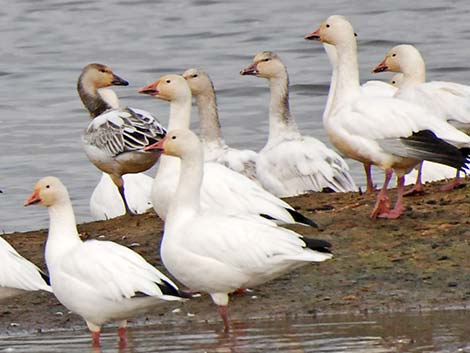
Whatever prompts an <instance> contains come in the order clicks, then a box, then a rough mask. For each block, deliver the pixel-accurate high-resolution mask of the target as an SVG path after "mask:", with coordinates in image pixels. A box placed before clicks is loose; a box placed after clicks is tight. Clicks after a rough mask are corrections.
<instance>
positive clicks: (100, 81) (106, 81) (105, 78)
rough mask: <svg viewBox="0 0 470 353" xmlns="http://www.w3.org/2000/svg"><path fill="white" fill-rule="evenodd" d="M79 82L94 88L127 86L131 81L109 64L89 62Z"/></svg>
mask: <svg viewBox="0 0 470 353" xmlns="http://www.w3.org/2000/svg"><path fill="white" fill-rule="evenodd" d="M78 82H79V84H81V85H83V86H86V87H90V88H92V89H98V88H104V87H109V86H127V85H128V84H129V82H127V81H126V80H124V79H122V78H120V77H119V76H117V75H116V74H114V72H113V71H112V70H111V69H110V68H109V66H107V65H103V64H96V63H93V64H88V65H87V66H85V67H84V68H83V70H82V73H81V75H80V77H79V79H78Z"/></svg>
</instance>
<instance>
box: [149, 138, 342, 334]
mask: <svg viewBox="0 0 470 353" xmlns="http://www.w3.org/2000/svg"><path fill="white" fill-rule="evenodd" d="M147 148H151V149H157V150H163V153H165V154H168V155H171V156H174V157H178V158H181V169H180V177H179V183H178V188H177V190H176V192H175V193H174V195H173V197H172V200H171V205H170V209H169V211H168V215H167V218H166V221H165V229H164V235H163V240H162V244H161V248H160V254H161V258H162V261H163V263H164V265H165V267H166V268H167V269H168V271H170V273H171V274H172V275H173V276H175V277H176V278H177V279H178V280H179V281H181V282H182V283H183V284H185V285H186V286H188V287H189V288H191V289H193V290H199V291H202V292H207V293H209V294H210V296H211V298H212V300H213V301H214V303H215V304H217V305H218V311H219V314H220V315H221V317H222V319H223V321H224V329H225V331H226V332H227V331H229V327H230V324H229V319H228V311H227V305H228V301H229V297H228V293H231V292H233V291H235V290H236V289H238V288H247V287H253V286H256V285H260V284H263V283H265V282H267V281H269V280H272V279H274V278H276V277H279V276H281V275H282V274H284V273H286V272H288V271H290V270H292V269H294V268H297V267H300V266H302V265H306V264H308V263H310V262H321V261H325V260H328V259H331V258H332V257H333V255H332V254H331V252H330V250H329V248H330V246H331V245H330V244H329V243H328V242H326V241H323V240H317V239H307V238H304V237H302V236H301V235H299V234H297V233H295V232H293V231H291V230H288V229H285V228H283V227H279V226H277V225H276V224H275V223H274V222H271V221H269V220H266V219H264V218H262V217H258V216H250V215H232V216H230V215H226V214H224V213H222V212H220V211H219V212H217V211H215V210H207V209H204V208H203V207H201V202H200V193H201V183H202V179H203V173H204V171H205V167H204V165H203V164H204V157H203V150H202V146H201V143H200V142H199V140H198V138H197V136H196V135H195V134H193V133H192V132H191V131H189V130H172V131H170V132H169V133H168V135H167V137H166V138H165V139H164V140H162V141H160V142H158V143H156V144H154V145H152V146H149V147H147Z"/></svg>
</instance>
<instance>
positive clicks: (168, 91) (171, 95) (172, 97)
mask: <svg viewBox="0 0 470 353" xmlns="http://www.w3.org/2000/svg"><path fill="white" fill-rule="evenodd" d="M139 93H143V94H148V95H150V96H152V97H155V98H159V99H163V100H165V101H168V102H173V101H179V100H187V99H191V90H190V88H189V86H188V84H187V83H186V80H185V79H184V78H183V76H180V75H175V74H170V75H165V76H162V77H160V78H159V79H158V80H157V81H155V82H152V83H150V84H148V85H147V86H145V87H142V88H141V89H139Z"/></svg>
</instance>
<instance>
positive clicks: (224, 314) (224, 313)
mask: <svg viewBox="0 0 470 353" xmlns="http://www.w3.org/2000/svg"><path fill="white" fill-rule="evenodd" d="M217 311H218V312H219V315H220V317H221V318H222V320H223V322H224V332H225V333H228V332H229V331H230V321H229V319H228V306H227V305H218V306H217Z"/></svg>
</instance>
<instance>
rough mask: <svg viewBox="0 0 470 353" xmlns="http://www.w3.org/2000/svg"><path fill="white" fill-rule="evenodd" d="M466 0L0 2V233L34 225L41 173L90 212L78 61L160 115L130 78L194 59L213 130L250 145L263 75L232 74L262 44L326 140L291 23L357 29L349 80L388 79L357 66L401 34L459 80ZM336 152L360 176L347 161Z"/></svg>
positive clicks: (312, 130) (262, 110)
mask: <svg viewBox="0 0 470 353" xmlns="http://www.w3.org/2000/svg"><path fill="white" fill-rule="evenodd" d="M353 5H354V6H353ZM469 10H470V3H469V2H465V1H454V2H449V1H446V2H444V1H441V2H439V1H434V2H424V1H422V2H410V1H404V0H398V1H393V2H391V1H385V0H381V1H374V2H370V1H355V2H351V1H346V0H330V1H327V2H317V1H316V2H309V1H302V0H291V1H283V0H273V1H267V2H266V1H263V2H256V1H253V0H242V1H232V2H227V1H217V0H182V1H155V0H140V1H128V0H114V1H106V2H105V1H76V0H42V1H36V0H19V1H7V2H5V3H4V4H3V5H2V7H1V8H0V16H1V18H2V21H0V34H1V40H2V46H1V47H0V53H1V56H0V82H1V84H0V123H1V126H2V137H1V139H0V151H1V153H0V167H1V174H0V189H1V190H3V192H4V193H3V194H1V195H0V231H4V232H12V231H23V230H30V229H37V228H42V227H46V226H47V214H46V212H45V210H44V209H41V208H39V207H30V208H28V209H24V208H23V206H22V204H23V201H24V200H25V198H26V197H27V196H28V195H29V193H30V192H31V190H32V187H33V185H34V183H35V182H36V181H37V179H38V178H40V177H43V176H46V175H56V176H59V177H60V178H62V180H63V181H64V182H65V184H66V185H67V186H68V188H69V190H70V194H71V196H72V198H73V202H74V206H75V210H76V213H77V216H78V217H77V218H78V222H83V221H88V220H90V215H89V210H88V200H89V197H90V195H91V193H92V190H93V188H94V186H95V185H96V183H97V182H98V180H99V177H100V174H99V172H98V171H97V169H96V168H95V167H94V166H93V165H91V164H90V163H89V162H88V160H87V159H86V156H85V154H84V152H83V149H82V146H81V142H80V136H81V133H82V130H83V129H84V128H85V126H86V125H87V122H88V117H87V113H86V112H85V110H84V108H83V107H82V106H81V103H80V101H79V99H78V96H77V94H76V91H75V85H76V79H77V77H78V75H79V73H80V71H81V68H82V67H83V66H85V65H86V64H87V63H90V62H103V63H107V64H109V65H110V66H111V67H112V68H113V69H114V71H115V72H116V73H117V74H118V75H120V76H122V77H123V78H125V79H127V80H129V81H130V82H131V85H130V86H129V87H118V88H116V92H117V93H118V95H119V96H120V98H121V100H122V102H123V103H125V104H128V105H130V106H135V107H140V108H143V109H146V110H149V111H151V112H153V113H154V114H156V115H157V116H159V117H160V119H161V120H162V122H164V123H166V121H167V114H168V104H167V103H166V102H162V101H158V100H155V99H152V98H150V97H148V96H142V95H139V94H137V89H138V88H139V87H141V86H143V85H145V84H147V83H149V82H151V81H154V80H155V79H157V78H158V77H160V76H161V75H162V74H166V73H175V72H176V73H181V72H182V71H183V70H184V69H187V68H188V67H192V66H197V67H201V68H203V69H205V70H206V71H207V72H209V74H210V75H211V76H212V78H213V81H214V83H215V86H216V89H217V91H218V92H219V96H218V98H219V107H220V116H221V119H222V125H223V131H224V133H225V138H226V140H227V142H228V143H229V144H231V145H233V146H237V147H245V148H252V149H259V148H260V147H261V146H262V145H263V143H264V141H265V140H266V135H267V98H268V90H267V84H266V82H264V81H263V80H262V79H258V78H253V77H241V76H240V75H239V74H238V72H239V70H240V69H242V68H243V67H245V66H246V65H247V64H249V63H250V61H251V58H252V57H253V56H254V55H255V54H256V53H257V52H259V51H261V50H273V51H276V52H278V53H279V54H280V55H281V57H282V59H283V60H284V61H285V63H286V64H287V65H288V68H289V72H290V77H291V85H292V93H291V107H292V110H293V112H294V114H295V116H296V117H297V121H298V125H299V126H300V127H301V128H302V130H303V131H304V132H305V133H307V134H311V135H314V136H316V137H318V138H319V139H321V140H323V141H325V142H326V141H327V139H326V137H325V135H324V132H323V129H322V125H321V112H322V110H323V106H324V103H325V99H326V92H327V89H328V84H329V75H330V68H329V65H328V63H327V58H326V55H325V54H324V52H323V49H322V47H321V45H320V44H319V43H315V42H307V41H305V40H304V39H303V36H304V35H305V34H307V33H308V32H310V31H312V30H313V29H315V28H316V27H317V26H318V25H319V23H320V22H321V21H322V20H324V19H325V18H326V17H327V16H329V15H331V14H344V15H347V16H348V17H349V18H350V20H351V21H352V23H353V24H354V26H355V30H356V31H357V33H358V40H359V48H360V64H361V73H362V79H363V80H367V79H370V78H372V77H374V78H383V79H387V78H389V77H390V76H389V75H386V74H382V75H375V76H372V74H370V69H371V68H372V67H373V66H374V65H375V64H377V63H378V62H379V61H380V60H381V59H382V57H383V56H384V54H385V52H386V51H387V50H388V49H389V48H390V47H391V46H392V45H395V44H398V43H400V42H402V41H406V42H408V43H412V44H416V45H417V46H418V47H419V49H421V51H422V52H423V55H424V57H425V58H426V59H427V64H428V72H429V75H428V77H429V78H430V79H434V80H439V79H445V80H449V81H458V82H462V83H466V81H467V80H468V77H469V76H470V72H469V67H468V49H467V47H468V45H467V44H468V40H469V38H470V30H469V29H468V15H469ZM350 164H351V167H352V169H353V174H354V176H355V178H356V180H357V181H358V183H359V184H363V175H362V174H363V173H362V169H361V167H360V165H359V164H357V163H355V162H351V163H350ZM151 174H153V172H151Z"/></svg>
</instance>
